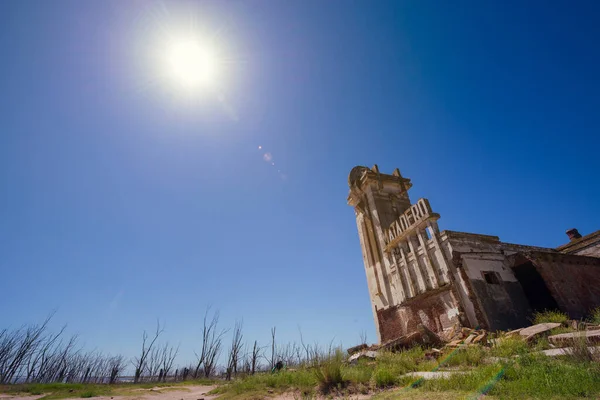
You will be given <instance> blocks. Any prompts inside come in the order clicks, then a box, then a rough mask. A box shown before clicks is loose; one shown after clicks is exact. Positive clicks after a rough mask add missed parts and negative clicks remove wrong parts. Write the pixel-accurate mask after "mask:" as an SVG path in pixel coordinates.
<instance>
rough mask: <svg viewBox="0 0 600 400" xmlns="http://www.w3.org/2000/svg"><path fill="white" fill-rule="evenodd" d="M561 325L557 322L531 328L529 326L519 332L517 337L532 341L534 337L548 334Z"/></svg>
mask: <svg viewBox="0 0 600 400" xmlns="http://www.w3.org/2000/svg"><path fill="white" fill-rule="evenodd" d="M560 325H561V324H559V323H558V322H545V323H543V324H537V325H533V326H529V327H527V328H523V329H521V330H520V331H519V335H521V336H522V337H524V338H525V340H530V339H533V338H534V337H536V336H538V335H540V334H542V333H544V332H548V331H550V330H552V329H554V328H558V327H559V326H560Z"/></svg>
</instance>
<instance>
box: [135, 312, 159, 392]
mask: <svg viewBox="0 0 600 400" xmlns="http://www.w3.org/2000/svg"><path fill="white" fill-rule="evenodd" d="M163 331H164V329H161V327H160V321H156V331H155V332H154V337H153V338H152V340H150V343H147V342H148V333H147V332H146V331H144V334H143V335H142V352H141V354H140V356H139V357H135V358H134V359H133V360H132V364H133V366H134V367H135V376H134V378H133V382H134V383H138V382H139V381H140V378H141V376H142V374H143V372H144V370H145V369H146V363H147V362H148V356H149V355H150V354H151V351H152V348H153V347H154V343H155V342H156V340H157V339H158V337H159V336H160V334H161V333H163Z"/></svg>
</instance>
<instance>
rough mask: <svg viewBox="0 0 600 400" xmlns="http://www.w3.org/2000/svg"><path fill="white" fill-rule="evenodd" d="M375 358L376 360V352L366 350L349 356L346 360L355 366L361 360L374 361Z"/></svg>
mask: <svg viewBox="0 0 600 400" xmlns="http://www.w3.org/2000/svg"><path fill="white" fill-rule="evenodd" d="M376 358H377V352H376V351H373V350H367V351H362V352H360V353H354V354H353V355H351V356H350V358H349V359H348V362H349V363H350V364H356V363H357V362H358V360H361V359H370V360H374V359H376Z"/></svg>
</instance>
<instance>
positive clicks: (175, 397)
mask: <svg viewBox="0 0 600 400" xmlns="http://www.w3.org/2000/svg"><path fill="white" fill-rule="evenodd" d="M215 387H216V386H175V387H160V388H159V387H156V388H152V389H137V390H136V391H137V392H139V394H134V395H128V396H98V397H93V398H92V400H200V399H204V400H213V399H216V398H217V396H209V395H208V394H207V393H208V392H210V391H211V390H213V389H214V388H215ZM41 397H44V395H39V396H13V395H8V394H0V400H37V399H39V398H41Z"/></svg>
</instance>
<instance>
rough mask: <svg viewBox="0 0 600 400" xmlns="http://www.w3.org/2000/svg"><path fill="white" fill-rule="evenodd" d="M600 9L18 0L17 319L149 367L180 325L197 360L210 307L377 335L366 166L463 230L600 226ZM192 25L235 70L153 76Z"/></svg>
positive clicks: (0, 169) (8, 300)
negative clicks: (158, 324)
mask: <svg viewBox="0 0 600 400" xmlns="http://www.w3.org/2000/svg"><path fill="white" fill-rule="evenodd" d="M599 8H600V6H599V5H598V3H597V2H594V1H587V2H586V1H578V2H576V3H571V2H566V1H565V2H542V1H540V2H535V1H534V2H526V4H524V3H523V2H517V1H501V2H481V1H463V2H446V1H439V2H434V1H411V2H409V1H406V2H405V1H387V2H386V1H379V2H367V1H327V2H323V1H296V2H292V1H248V2H241V1H228V2H221V1H218V2H217V1H214V2H177V1H175V2H159V1H130V2H123V1H116V0H113V1H85V2H81V1H76V0H73V1H58V0H56V1H52V2H49V1H48V2H39V1H21V0H19V1H8V0H5V1H2V2H1V3H0V15H2V24H0V49H1V50H2V60H3V62H2V63H0V88H1V89H2V96H1V97H0V121H1V123H2V129H1V131H0V132H1V133H0V191H1V192H0V194H1V196H0V221H1V223H0V247H1V249H0V269H1V273H2V279H1V280H0V293H2V297H3V299H4V301H2V302H1V303H0V315H1V316H2V326H3V327H16V326H19V325H20V324H23V323H28V322H37V321H41V320H42V319H43V318H44V317H45V316H46V315H47V314H48V313H49V312H50V311H51V310H53V309H57V313H56V315H55V317H54V325H55V326H59V325H61V324H63V323H68V324H69V332H72V333H78V334H79V335H80V338H81V342H82V343H85V344H86V345H87V346H88V347H97V348H99V349H103V350H105V351H107V352H111V353H117V352H121V353H123V354H125V355H127V356H131V355H133V354H134V353H135V352H136V350H137V347H138V344H139V338H140V336H141V333H142V331H143V330H144V329H149V330H151V329H153V326H154V324H155V321H156V318H160V320H161V321H162V322H163V323H164V324H165V325H166V332H165V336H164V338H165V340H169V341H171V342H173V343H178V342H181V349H182V357H181V358H180V361H181V362H184V361H187V360H189V359H193V353H192V351H193V349H195V348H197V346H198V345H199V334H200V322H201V318H202V315H203V312H204V308H205V306H206V305H207V304H209V303H212V304H213V307H214V308H218V309H220V311H221V315H222V318H221V319H222V322H223V324H224V325H226V326H232V325H233V323H234V320H235V319H240V318H243V320H244V326H245V337H246V338H247V339H248V340H254V339H258V340H259V342H262V343H264V344H266V343H267V341H268V337H269V329H270V327H271V326H277V329H278V336H279V340H280V341H282V342H286V341H294V340H298V339H299V337H298V334H297V332H298V326H301V327H302V331H303V333H304V336H305V339H307V340H308V341H310V342H314V341H319V342H320V343H322V344H325V343H329V341H330V340H332V339H333V338H335V340H336V341H338V342H340V341H341V342H342V343H343V344H345V345H353V344H355V343H356V342H357V341H358V338H359V333H360V332H361V331H363V330H365V331H367V332H368V336H369V338H370V339H371V340H372V341H374V340H375V339H376V338H375V330H374V326H373V320H372V314H371V308H370V305H369V298H368V293H367V287H366V282H365V276H364V272H363V265H362V257H361V253H360V248H359V242H358V236H357V232H356V226H355V222H354V214H353V210H352V209H351V208H350V207H348V206H347V205H346V196H347V191H348V188H347V183H346V179H347V174H348V172H349V171H350V169H351V168H352V167H353V166H355V165H367V166H371V165H372V164H374V163H377V164H379V166H380V169H381V170H382V171H383V172H388V173H389V172H391V171H392V170H393V169H394V168H395V167H399V168H400V170H401V171H402V173H403V174H404V175H405V176H407V177H409V178H411V179H412V180H413V184H414V187H413V189H412V190H411V197H412V199H413V200H416V199H418V198H419V197H427V198H428V199H429V200H430V202H431V204H432V207H433V209H434V210H435V211H436V212H438V213H440V214H441V216H442V218H441V219H440V221H439V222H440V227H441V228H442V229H451V230H458V231H466V232H475V233H483V234H493V235H498V236H500V238H501V239H502V240H504V241H508V242H514V243H522V244H531V245H538V246H549V247H554V246H558V245H560V244H563V243H564V242H566V241H567V237H566V235H565V233H564V232H565V230H566V229H568V228H571V227H576V228H578V229H579V230H580V232H581V233H583V234H586V233H590V232H592V231H594V230H597V229H600V218H599V217H598V210H597V205H598V201H597V199H598V198H599V197H600V185H598V173H599V172H600V171H599V170H600V167H599V165H600V164H599V163H598V148H600V147H599V146H600V139H599V135H598V132H599V131H600V122H599V119H598V110H599V109H600V95H599V93H600V79H599V76H598V71H600V54H599V51H598V46H597V43H598V39H600V27H599V25H598V24H597V19H596V16H597V15H598V12H599V11H600V10H599ZM182 21H183V22H182ZM186 21H187V22H186ZM189 21H193V22H194V27H195V29H198V30H199V31H200V32H203V34H206V35H208V36H210V37H213V38H216V39H215V40H216V42H217V43H218V44H219V46H220V51H221V52H222V54H224V55H225V56H226V57H225V56H224V58H226V61H227V62H226V63H225V65H223V66H222V74H221V78H220V79H221V81H220V82H219V84H218V85H216V88H211V89H210V90H208V89H207V90H206V91H204V92H201V93H195V94H194V95H193V96H191V95H182V94H181V93H177V91H175V90H173V88H172V87H169V86H168V85H167V84H165V83H164V82H163V80H161V79H158V78H157V74H156V65H153V63H156V62H159V61H160V60H157V57H156V51H155V50H156V49H155V48H154V46H155V42H154V41H155V40H156V37H157V36H159V35H160V32H161V29H163V30H164V28H165V27H166V28H167V29H171V28H173V26H174V24H175V25H177V24H185V23H189ZM173 29H174V28H173ZM149 54H153V55H152V56H149ZM159 58H160V57H159ZM258 146H262V149H260V150H259V148H258ZM265 153H269V154H270V155H271V157H272V160H271V161H270V162H265V160H264V154H265ZM271 162H275V164H276V165H275V166H273V165H271Z"/></svg>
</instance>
